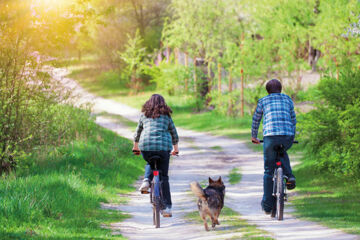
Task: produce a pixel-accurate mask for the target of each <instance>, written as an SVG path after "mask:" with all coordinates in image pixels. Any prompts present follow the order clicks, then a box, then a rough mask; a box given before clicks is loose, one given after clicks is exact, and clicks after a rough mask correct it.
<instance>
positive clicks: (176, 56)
mask: <svg viewBox="0 0 360 240" xmlns="http://www.w3.org/2000/svg"><path fill="white" fill-rule="evenodd" d="M174 54H175V64H178V63H179V49H178V48H174Z"/></svg>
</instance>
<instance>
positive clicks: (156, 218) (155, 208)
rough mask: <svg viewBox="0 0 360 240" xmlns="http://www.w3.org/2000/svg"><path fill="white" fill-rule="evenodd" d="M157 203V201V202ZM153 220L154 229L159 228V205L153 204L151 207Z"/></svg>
mask: <svg viewBox="0 0 360 240" xmlns="http://www.w3.org/2000/svg"><path fill="white" fill-rule="evenodd" d="M157 202H158V203H159V201H157ZM153 218H154V225H155V227H156V228H159V227H160V205H159V204H157V203H156V202H155V204H154V206H153Z"/></svg>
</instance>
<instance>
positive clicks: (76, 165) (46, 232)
mask: <svg viewBox="0 0 360 240" xmlns="http://www.w3.org/2000/svg"><path fill="white" fill-rule="evenodd" d="M93 132H94V134H93V136H92V137H89V138H87V139H82V140H76V141H73V142H72V143H69V144H67V145H64V146H60V147H56V148H52V149H47V150H45V149H42V150H41V151H38V152H36V153H34V154H33V155H32V156H30V157H29V158H28V159H27V161H29V162H32V163H33V164H32V165H30V167H29V168H28V169H25V170H19V172H18V173H17V176H16V177H14V176H10V177H8V178H6V179H3V180H1V185H0V216H1V217H0V238H1V239H123V237H121V236H112V235H111V230H109V229H105V228H103V227H101V226H102V225H105V226H106V225H107V224H109V223H111V222H118V221H121V220H123V219H124V218H127V217H128V216H127V215H125V214H123V213H121V212H119V211H111V210H102V209H101V208H100V203H101V202H120V201H124V199H121V198H120V197H119V195H118V194H119V193H127V192H129V191H132V190H133V189H134V188H133V187H132V186H131V184H132V183H133V182H134V181H135V180H136V179H137V178H138V176H139V175H140V174H142V173H143V165H144V163H143V161H138V159H135V157H134V156H133V155H132V154H131V152H130V151H129V149H131V142H130V141H128V140H126V139H124V138H121V137H119V136H117V135H116V134H114V133H112V132H110V131H108V130H106V129H103V128H101V127H98V126H94V131H93Z"/></svg>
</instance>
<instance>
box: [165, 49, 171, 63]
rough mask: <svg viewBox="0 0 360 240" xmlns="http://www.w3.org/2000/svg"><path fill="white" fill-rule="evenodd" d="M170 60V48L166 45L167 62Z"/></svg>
mask: <svg viewBox="0 0 360 240" xmlns="http://www.w3.org/2000/svg"><path fill="white" fill-rule="evenodd" d="M169 62H170V48H169V47H166V63H169Z"/></svg>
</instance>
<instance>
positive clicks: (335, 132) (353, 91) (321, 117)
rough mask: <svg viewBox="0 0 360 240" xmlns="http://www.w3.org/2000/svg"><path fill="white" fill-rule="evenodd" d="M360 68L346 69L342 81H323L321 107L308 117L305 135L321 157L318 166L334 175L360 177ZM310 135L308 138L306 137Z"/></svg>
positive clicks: (311, 148) (320, 88) (313, 151)
mask: <svg viewBox="0 0 360 240" xmlns="http://www.w3.org/2000/svg"><path fill="white" fill-rule="evenodd" d="M359 78H360V70H351V69H348V68H347V69H344V71H343V72H342V74H341V76H340V79H339V81H337V80H336V79H335V78H333V77H325V78H323V79H322V80H321V82H320V84H319V87H318V91H319V93H320V100H319V101H318V104H317V109H316V110H313V111H311V112H310V113H308V114H307V115H306V116H305V119H304V123H303V124H302V125H301V126H302V129H301V130H302V135H303V137H304V138H306V141H307V142H308V145H307V147H308V149H309V150H310V152H311V153H312V154H314V155H315V156H317V157H318V162H317V164H316V166H317V167H318V168H319V169H320V170H326V171H329V172H331V173H333V174H340V175H341V174H345V175H349V176H360V170H359V169H360V158H359V156H360V155H359V153H360V151H359V148H358V143H359V141H360V125H359V121H358V119H359V116H360V110H359V109H360V108H359V107H360V101H359V98H360V82H359ZM305 136H306V137H305Z"/></svg>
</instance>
